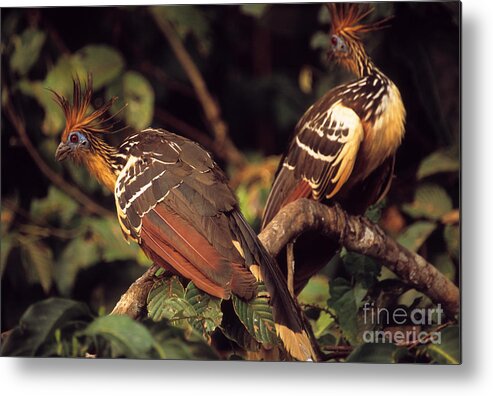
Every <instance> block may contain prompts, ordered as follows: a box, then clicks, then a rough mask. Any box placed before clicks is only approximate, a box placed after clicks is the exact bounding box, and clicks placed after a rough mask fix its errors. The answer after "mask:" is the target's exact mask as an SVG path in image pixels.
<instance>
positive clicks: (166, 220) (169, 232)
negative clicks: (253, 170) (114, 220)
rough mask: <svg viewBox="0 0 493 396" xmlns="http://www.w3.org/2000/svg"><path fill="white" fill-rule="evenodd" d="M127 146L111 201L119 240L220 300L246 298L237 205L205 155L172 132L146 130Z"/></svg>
mask: <svg viewBox="0 0 493 396" xmlns="http://www.w3.org/2000/svg"><path fill="white" fill-rule="evenodd" d="M133 143H134V145H133V146H132V141H130V142H129V141H127V142H126V144H127V145H128V146H131V147H130V149H129V154H130V157H129V158H130V159H129V160H128V162H127V164H126V166H125V167H124V168H123V170H122V172H121V173H120V175H119V177H118V180H117V183H116V188H115V200H116V206H117V211H118V217H119V220H120V224H121V226H122V230H123V232H124V233H125V234H126V235H127V236H129V237H131V238H132V239H135V240H137V241H138V242H139V243H140V244H141V246H142V247H143V248H144V251H146V253H147V254H148V255H149V256H151V258H152V259H153V260H154V261H156V262H158V263H160V264H162V265H166V266H168V267H169V266H171V267H172V269H173V270H174V271H175V272H177V273H179V274H181V275H182V276H184V277H186V278H188V279H191V280H192V281H193V282H194V283H195V284H196V285H197V287H199V288H201V289H202V290H204V291H205V292H207V293H209V294H212V295H214V296H217V297H220V298H229V296H230V293H231V291H233V292H234V293H235V294H237V295H239V296H242V297H246V298H250V297H252V296H253V294H254V292H255V289H256V284H255V282H256V280H255V277H254V276H253V275H252V274H251V273H250V272H249V271H248V268H247V267H246V266H245V260H244V259H243V257H242V256H241V255H240V253H239V252H238V250H237V249H236V248H235V246H234V240H235V236H234V234H233V233H232V231H231V229H230V227H229V217H228V212H230V211H232V210H234V208H235V205H236V200H235V198H234V195H233V193H232V192H231V190H230V189H229V187H228V185H227V184H226V182H225V180H224V177H223V175H222V173H221V172H218V171H217V170H216V168H217V166H216V164H215V163H214V161H213V160H212V159H211V157H210V156H209V154H208V153H207V152H206V151H205V150H203V149H202V148H201V147H200V146H199V145H197V144H196V143H194V142H192V141H189V140H187V139H184V138H181V137H179V136H177V135H172V134H170V133H169V132H165V131H161V130H146V131H143V132H141V133H140V134H139V135H137V136H136V137H135V139H134V142H133Z"/></svg>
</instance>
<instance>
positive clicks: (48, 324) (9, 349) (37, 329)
mask: <svg viewBox="0 0 493 396" xmlns="http://www.w3.org/2000/svg"><path fill="white" fill-rule="evenodd" d="M90 316H91V315H90V312H89V309H88V308H87V306H86V305H84V304H81V303H79V302H76V301H72V300H65V299H61V298H49V299H47V300H44V301H41V302H38V303H35V304H33V305H31V306H30V307H29V308H28V309H27V310H26V312H25V313H24V314H23V315H22V317H21V319H20V321H19V325H18V326H17V327H16V328H14V330H13V331H12V333H11V334H10V335H9V337H8V338H7V340H6V342H5V343H4V345H3V346H2V355H3V356H52V355H54V354H55V353H54V348H53V346H54V344H55V342H56V340H55V331H56V330H57V329H64V328H67V327H68V326H73V325H74V323H85V322H86V321H87V320H88V318H89V317H90Z"/></svg>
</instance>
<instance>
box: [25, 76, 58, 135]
mask: <svg viewBox="0 0 493 396" xmlns="http://www.w3.org/2000/svg"><path fill="white" fill-rule="evenodd" d="M45 88H46V86H45V84H44V83H43V82H41V81H34V82H31V81H27V80H21V81H20V82H19V89H20V91H21V92H22V93H23V94H24V95H28V96H31V97H33V98H35V99H36V100H37V101H38V103H39V104H40V106H41V107H42V108H43V109H44V111H45V117H44V120H43V123H42V125H41V129H42V131H43V133H45V134H47V135H57V134H58V133H59V132H60V131H61V130H62V128H63V126H64V125H65V119H64V116H63V112H62V110H61V109H60V106H58V105H57V104H56V103H55V101H54V100H53V94H52V93H51V92H49V91H48V90H46V89H45Z"/></svg>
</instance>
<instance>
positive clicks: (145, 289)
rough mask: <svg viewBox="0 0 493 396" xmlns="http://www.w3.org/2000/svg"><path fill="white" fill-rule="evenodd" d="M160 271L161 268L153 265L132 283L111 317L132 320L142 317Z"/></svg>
mask: <svg viewBox="0 0 493 396" xmlns="http://www.w3.org/2000/svg"><path fill="white" fill-rule="evenodd" d="M158 269H159V266H158V265H156V264H153V265H152V266H151V267H149V269H148V270H147V271H146V272H144V274H143V275H142V276H141V277H140V278H139V279H137V280H136V281H135V282H134V283H132V285H130V287H129V288H128V290H127V291H126V292H125V293H124V294H123V295H122V296H121V298H120V300H119V301H118V303H117V304H116V305H115V308H113V311H111V315H128V316H130V317H131V318H132V319H137V318H138V317H140V316H142V313H143V312H144V310H145V308H146V305H147V304H146V302H147V295H148V294H149V292H150V291H151V288H152V285H153V284H154V275H155V274H156V271H157V270H158Z"/></svg>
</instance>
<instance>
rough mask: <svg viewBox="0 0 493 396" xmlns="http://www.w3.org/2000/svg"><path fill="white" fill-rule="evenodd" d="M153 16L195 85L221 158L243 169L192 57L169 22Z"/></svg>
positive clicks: (158, 15)
mask: <svg viewBox="0 0 493 396" xmlns="http://www.w3.org/2000/svg"><path fill="white" fill-rule="evenodd" d="M151 15H152V16H153V18H154V20H155V21H156V24H157V26H158V27H159V30H160V31H161V33H162V34H163V35H164V37H166V40H167V41H168V43H169V44H170V46H171V49H172V50H173V52H174V54H175V56H176V58H177V59H178V61H179V62H180V64H181V66H182V68H183V70H184V71H185V73H186V74H187V76H188V79H189V80H190V82H191V83H192V85H193V88H194V90H195V94H196V95H197V98H198V100H199V102H200V104H201V105H202V109H203V111H204V114H205V117H206V119H207V122H208V123H209V126H210V128H211V130H212V132H213V134H214V138H215V144H216V145H217V146H218V149H217V151H219V152H220V153H221V157H223V158H227V160H228V162H230V163H231V164H233V165H235V166H238V167H242V166H243V165H244V164H245V163H246V160H245V156H244V155H243V154H242V153H241V151H239V150H238V148H237V147H236V146H235V145H234V143H233V142H232V141H231V139H230V137H229V135H228V126H227V124H226V123H225V122H224V120H223V119H222V118H221V111H220V109H219V106H218V104H217V102H216V100H214V98H213V97H212V95H211V93H210V92H209V90H208V88H207V85H206V83H205V81H204V78H203V77H202V75H201V74H200V71H199V69H198V67H197V66H196V65H195V63H194V61H193V59H192V57H191V56H190V54H189V53H188V52H187V50H186V48H185V46H184V45H183V43H182V42H181V40H180V38H179V37H178V35H177V34H176V32H175V30H174V28H173V26H171V24H170V23H169V21H168V20H167V19H166V18H165V17H163V16H162V15H161V14H160V13H158V12H155V11H154V10H151Z"/></svg>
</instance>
